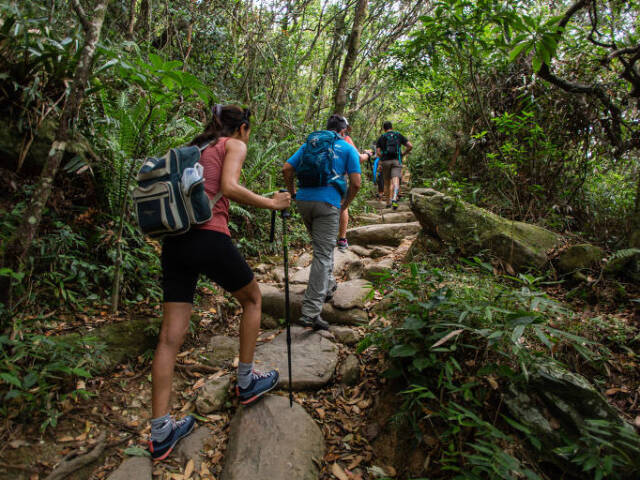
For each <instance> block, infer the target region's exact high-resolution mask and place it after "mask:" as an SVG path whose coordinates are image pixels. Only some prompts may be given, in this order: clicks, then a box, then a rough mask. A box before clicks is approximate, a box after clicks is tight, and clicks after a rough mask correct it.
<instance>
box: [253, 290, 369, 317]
mask: <svg viewBox="0 0 640 480" xmlns="http://www.w3.org/2000/svg"><path fill="white" fill-rule="evenodd" d="M259 285H260V291H261V292H262V311H263V313H266V314H268V315H271V316H272V317H274V318H284V314H285V311H284V287H281V286H276V285H272V284H268V283H261V284H259ZM306 288H307V286H306V285H290V287H289V305H290V307H291V322H292V323H296V322H297V321H298V319H299V318H300V315H301V309H302V300H303V298H304V291H305V289H306ZM338 288H340V284H338ZM321 315H322V318H323V319H325V320H326V321H327V322H329V323H333V324H340V325H359V324H362V323H365V322H367V321H368V317H367V313H366V312H365V311H364V310H363V309H361V308H351V309H349V310H344V309H342V310H341V309H339V308H335V307H334V306H333V305H332V304H330V303H325V304H324V307H323V309H322V314H321Z"/></svg>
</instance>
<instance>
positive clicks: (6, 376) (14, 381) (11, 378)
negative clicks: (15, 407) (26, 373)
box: [0, 372, 22, 388]
mask: <svg viewBox="0 0 640 480" xmlns="http://www.w3.org/2000/svg"><path fill="white" fill-rule="evenodd" d="M0 378H1V379H2V380H4V381H5V382H6V383H8V384H9V385H13V386H16V387H18V388H22V383H21V382H20V379H18V377H16V376H15V375H11V374H10V373H6V372H3V373H0Z"/></svg>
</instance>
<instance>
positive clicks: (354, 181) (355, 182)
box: [342, 173, 362, 210]
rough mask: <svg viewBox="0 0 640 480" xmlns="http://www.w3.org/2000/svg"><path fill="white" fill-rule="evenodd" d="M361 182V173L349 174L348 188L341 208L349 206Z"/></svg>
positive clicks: (344, 208)
mask: <svg viewBox="0 0 640 480" xmlns="http://www.w3.org/2000/svg"><path fill="white" fill-rule="evenodd" d="M361 184H362V175H361V174H359V173H350V174H349V190H347V198H345V199H344V201H343V202H342V210H346V209H347V208H349V205H350V204H351V202H352V201H353V199H354V198H356V195H357V194H358V190H360V185H361Z"/></svg>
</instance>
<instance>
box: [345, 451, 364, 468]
mask: <svg viewBox="0 0 640 480" xmlns="http://www.w3.org/2000/svg"><path fill="white" fill-rule="evenodd" d="M363 460H364V457H363V456H362V455H358V456H357V457H356V458H354V459H353V461H352V462H351V463H350V464H349V466H348V467H347V468H348V469H349V470H353V469H354V468H356V467H357V466H358V465H360V463H362V461H363Z"/></svg>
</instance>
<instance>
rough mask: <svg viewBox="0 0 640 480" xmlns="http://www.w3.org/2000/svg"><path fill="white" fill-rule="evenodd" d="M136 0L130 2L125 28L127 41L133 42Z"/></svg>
mask: <svg viewBox="0 0 640 480" xmlns="http://www.w3.org/2000/svg"><path fill="white" fill-rule="evenodd" d="M137 3H138V0H131V4H130V6H129V26H128V27H127V38H128V39H129V40H133V32H134V28H135V23H136V4H137Z"/></svg>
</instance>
